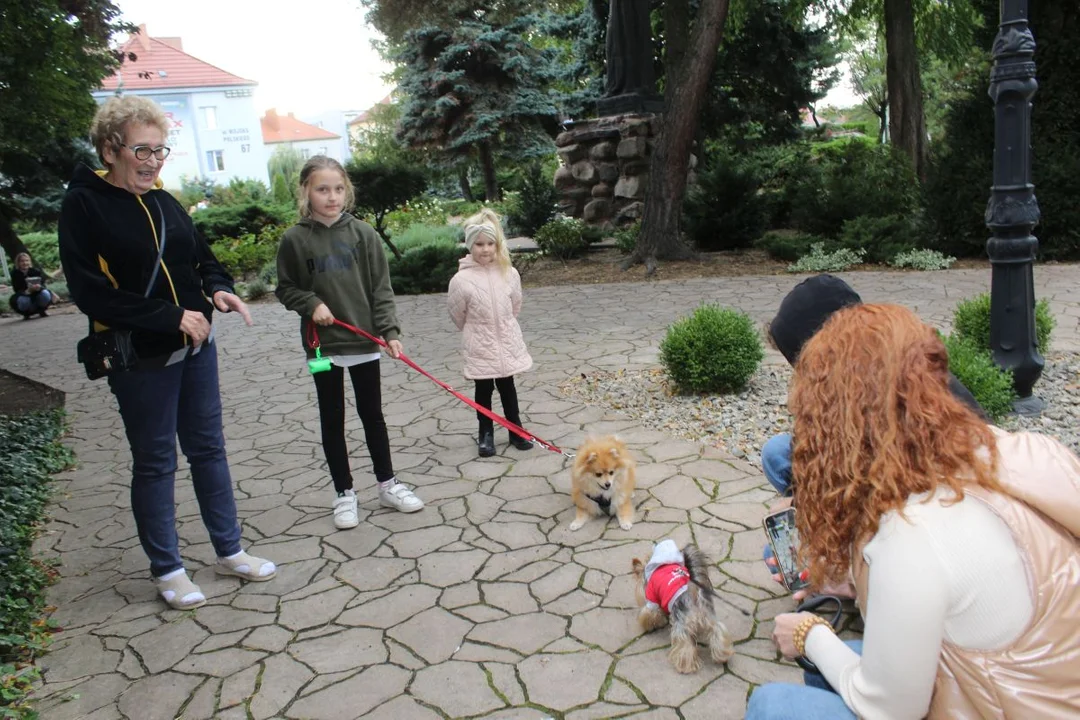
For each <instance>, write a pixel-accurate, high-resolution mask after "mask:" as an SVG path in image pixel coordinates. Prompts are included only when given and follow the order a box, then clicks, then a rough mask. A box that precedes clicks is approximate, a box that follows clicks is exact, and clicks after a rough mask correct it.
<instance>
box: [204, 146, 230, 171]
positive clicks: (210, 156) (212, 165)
mask: <svg viewBox="0 0 1080 720" xmlns="http://www.w3.org/2000/svg"><path fill="white" fill-rule="evenodd" d="M206 169H207V170H208V171H209V172H225V156H224V154H223V153H222V152H221V151H220V150H207V151H206Z"/></svg>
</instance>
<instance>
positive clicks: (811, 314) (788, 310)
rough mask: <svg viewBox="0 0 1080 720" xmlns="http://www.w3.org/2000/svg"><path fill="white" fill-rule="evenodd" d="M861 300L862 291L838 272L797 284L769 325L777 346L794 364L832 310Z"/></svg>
mask: <svg viewBox="0 0 1080 720" xmlns="http://www.w3.org/2000/svg"><path fill="white" fill-rule="evenodd" d="M860 302H862V298H861V297H859V293H857V292H855V291H854V290H852V289H851V286H850V285H848V284H847V283H846V282H844V281H843V280H841V279H840V278H838V277H836V276H835V275H816V276H814V277H812V278H807V279H806V280H803V281H802V282H801V283H799V284H798V285H796V286H795V287H794V288H793V289H792V290H791V292H789V293H788V294H787V295H786V296H785V297H784V299H783V301H781V303H780V309H779V310H778V311H777V312H776V317H774V318H773V320H772V322H771V323H770V324H769V335H771V336H772V340H773V342H774V343H775V344H776V348H777V349H778V350H779V351H780V352H781V353H783V354H784V357H785V358H787V361H788V362H789V363H791V364H792V365H794V364H795V360H796V359H797V358H798V357H799V352H800V351H801V350H802V347H803V345H805V344H806V341H807V340H809V339H810V338H812V337H813V336H814V333H816V332H817V331H818V330H820V329H821V326H822V325H824V324H825V321H826V320H828V319H829V318H830V317H831V316H832V314H833V313H835V312H836V311H837V310H841V309H843V308H846V307H847V306H848V305H856V304H858V303H860Z"/></svg>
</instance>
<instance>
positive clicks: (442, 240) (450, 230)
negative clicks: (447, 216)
mask: <svg viewBox="0 0 1080 720" xmlns="http://www.w3.org/2000/svg"><path fill="white" fill-rule="evenodd" d="M463 238H464V231H463V230H462V228H461V226H460V225H424V224H422V223H417V224H415V225H410V226H409V227H408V228H407V229H406V230H405V232H403V233H401V234H400V235H396V236H395V237H394V244H395V245H397V248H398V250H400V251H401V252H403V253H404V252H406V251H408V250H412V249H413V248H418V247H427V246H428V245H438V246H440V247H454V246H455V245H460V244H461V241H462V239H463Z"/></svg>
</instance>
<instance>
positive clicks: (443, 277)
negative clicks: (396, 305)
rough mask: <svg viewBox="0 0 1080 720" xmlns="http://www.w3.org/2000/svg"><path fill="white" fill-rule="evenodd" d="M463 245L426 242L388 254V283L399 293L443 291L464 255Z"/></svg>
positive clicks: (412, 293)
mask: <svg viewBox="0 0 1080 720" xmlns="http://www.w3.org/2000/svg"><path fill="white" fill-rule="evenodd" d="M465 252H466V251H465V247H464V246H463V245H454V246H449V247H448V246H443V245H425V246H422V247H416V248H413V249H411V250H409V251H407V252H404V253H402V255H401V257H400V258H390V284H391V285H393V287H394V292H395V293H396V294H398V295H422V294H425V293H441V292H446V289H447V288H448V287H449V286H450V278H452V277H454V273H456V272H457V271H458V260H460V259H461V258H462V257H464V255H465Z"/></svg>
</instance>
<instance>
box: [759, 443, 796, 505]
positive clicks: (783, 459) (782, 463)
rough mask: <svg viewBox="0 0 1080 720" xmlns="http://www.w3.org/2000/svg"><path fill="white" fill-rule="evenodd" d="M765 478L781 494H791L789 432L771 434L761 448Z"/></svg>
mask: <svg viewBox="0 0 1080 720" xmlns="http://www.w3.org/2000/svg"><path fill="white" fill-rule="evenodd" d="M761 469H762V470H764V471H765V479H766V480H768V481H769V484H771V485H772V486H773V487H774V488H776V492H778V493H780V494H781V495H785V496H786V495H790V494H791V433H780V434H779V435H773V436H772V437H771V438H769V439H768V441H767V442H766V443H765V445H764V447H762V448H761Z"/></svg>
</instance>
